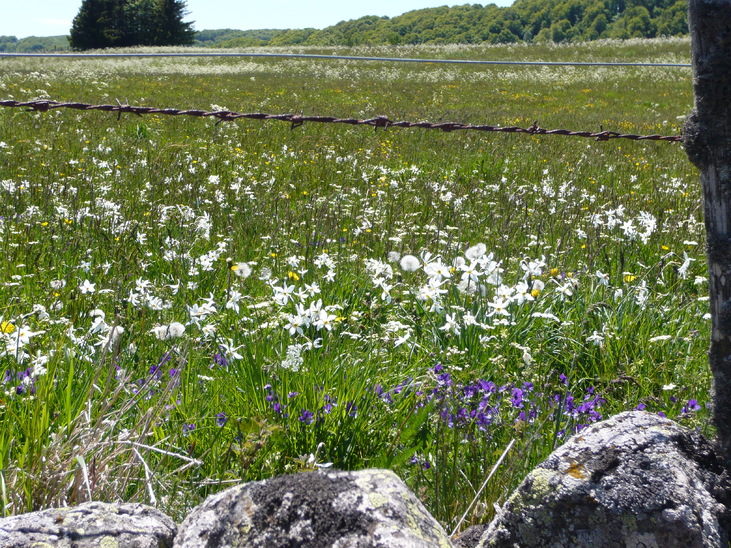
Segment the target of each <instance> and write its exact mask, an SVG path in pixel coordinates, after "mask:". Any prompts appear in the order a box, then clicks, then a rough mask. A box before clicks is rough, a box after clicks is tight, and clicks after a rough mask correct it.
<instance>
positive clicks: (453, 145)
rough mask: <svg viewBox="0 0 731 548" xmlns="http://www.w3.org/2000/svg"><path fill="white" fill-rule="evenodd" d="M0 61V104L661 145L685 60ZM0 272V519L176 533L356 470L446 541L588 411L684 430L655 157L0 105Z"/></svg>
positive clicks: (666, 195) (698, 230) (684, 233)
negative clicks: (121, 509) (216, 498)
mask: <svg viewBox="0 0 731 548" xmlns="http://www.w3.org/2000/svg"><path fill="white" fill-rule="evenodd" d="M689 49H690V45H689V41H688V40H687V39H665V40H660V39H658V40H645V41H643V40H630V41H625V42H620V41H599V42H592V43H587V44H573V45H570V46H556V45H552V46H524V45H523V46H519V45H513V46H441V47H437V46H428V47H427V46H425V47H391V48H387V47H378V48H366V47H359V48H353V49H346V48H329V49H312V48H310V49H307V48H292V49H289V50H285V49H276V50H271V51H280V52H282V51H302V52H307V53H339V54H346V55H368V56H370V55H379V56H383V55H386V56H402V57H422V58H463V59H501V60H505V59H515V60H548V61H557V60H567V61H568V60H573V61H637V62H673V63H687V62H689V57H690V56H689ZM188 51H189V50H188ZM0 67H2V70H1V71H0V99H15V100H30V99H39V98H40V99H43V98H47V99H53V100H58V101H82V102H90V103H96V104H105V103H108V104H116V103H117V101H119V102H121V103H127V102H128V103H129V104H132V105H147V106H156V107H175V108H191V109H205V110H208V109H211V110H232V111H237V112H267V113H273V114H281V113H297V114H299V113H301V114H305V115H329V116H342V117H359V118H370V117H374V116H378V115H385V116H388V117H389V118H391V119H392V120H397V119H403V120H411V121H420V120H427V121H432V122H442V121H454V122H465V123H472V124H491V125H504V126H506V125H518V126H521V127H529V126H531V125H532V124H533V123H534V122H537V124H538V125H539V126H541V127H545V128H549V129H554V128H566V129H572V130H586V131H600V130H601V129H603V130H609V131H618V132H628V133H638V134H663V135H677V134H679V133H680V128H681V126H682V123H683V120H684V117H685V116H686V115H687V114H688V113H689V112H690V110H691V108H692V103H693V95H692V82H691V71H690V69H687V68H647V67H639V68H638V67H553V66H552V67H546V66H542V67H541V66H459V65H438V64H388V63H380V62H379V63H376V62H354V61H334V60H288V59H254V58H204V59H170V58H155V59H96V60H81V59H76V60H74V59H8V58H5V59H0ZM0 248H1V249H2V253H3V256H4V262H3V265H4V266H3V268H2V269H1V270H0V386H1V387H2V390H1V391H0V421H2V428H0V498H1V500H2V509H3V514H2V515H5V516H7V515H12V514H17V513H22V512H26V511H30V510H36V509H40V508H45V507H48V506H51V505H59V504H73V503H78V502H81V501H84V500H89V499H94V500H105V501H117V500H125V501H137V502H143V503H146V504H151V505H155V506H157V507H159V508H161V509H163V510H165V511H167V512H169V513H170V514H171V515H173V516H175V517H176V518H179V517H181V516H182V515H184V514H185V512H187V511H188V510H189V509H190V508H191V507H192V506H194V505H195V504H198V503H199V502H201V501H202V500H203V498H204V497H206V496H207V495H209V494H211V493H214V492H217V491H220V490H221V489H223V488H225V487H228V486H231V485H233V484H236V483H239V482H243V481H253V480H260V479H264V478H269V477H272V476H275V475H279V474H288V473H295V472H301V471H307V470H316V469H318V468H328V467H332V468H336V469H344V470H356V469H362V468H369V467H384V468H390V469H392V470H394V471H395V472H396V473H397V474H398V475H399V476H400V477H401V478H402V479H403V480H404V481H405V482H406V483H407V484H408V485H409V487H410V488H411V489H413V490H414V492H415V493H416V494H417V495H418V497H419V498H420V499H421V500H422V501H423V502H424V504H425V505H426V507H427V508H428V509H429V511H430V512H432V513H433V514H434V516H435V517H436V518H437V519H438V520H440V521H441V523H442V524H443V525H444V526H445V528H446V529H447V530H449V531H451V530H452V529H454V528H455V527H459V528H464V527H466V526H467V525H470V524H473V523H479V522H483V521H485V520H488V519H489V518H490V517H491V516H492V514H493V512H494V509H493V505H494V504H495V503H501V502H503V501H504V500H505V499H506V497H507V495H508V494H509V493H510V490H511V489H512V488H514V487H515V486H516V485H517V484H518V483H519V482H520V481H521V479H522V478H523V477H524V475H525V474H526V473H527V471H529V470H530V469H531V468H532V467H533V466H535V465H536V464H537V463H538V462H540V461H541V460H542V459H544V458H545V457H547V456H548V454H549V453H550V452H551V451H552V450H553V449H554V448H556V447H557V446H559V445H560V444H561V443H563V442H564V441H566V440H567V439H568V438H569V437H570V436H571V435H573V434H574V433H576V432H579V431H581V429H582V428H585V427H587V426H589V425H591V424H594V423H595V422H597V421H599V420H601V419H602V418H606V417H608V416H610V415H612V414H614V413H618V412H621V411H625V410H631V409H644V410H646V411H649V412H651V413H656V414H661V415H663V416H667V417H669V418H671V419H673V420H677V421H678V422H679V423H681V424H683V425H685V426H689V427H697V428H699V429H700V430H701V431H702V432H704V433H706V434H710V433H712V432H711V430H710V428H709V425H708V421H709V412H708V409H707V404H708V402H709V391H710V372H709V369H708V365H707V357H706V350H707V347H708V341H709V331H710V316H709V313H708V312H709V310H708V284H707V276H706V264H705V257H704V251H703V250H704V229H703V220H702V208H701V203H700V184H699V179H698V173H697V171H696V170H695V168H693V167H692V165H691V164H690V162H689V161H688V159H687V157H686V155H685V152H684V150H683V148H682V146H681V145H680V144H678V143H666V142H652V141H644V142H643V141H640V142H634V141H628V140H612V141H608V142H597V141H594V140H591V139H582V138H576V137H561V136H528V135H510V134H499V133H479V132H474V131H469V132H458V131H456V132H441V131H434V130H422V129H394V128H392V129H374V128H370V127H351V126H343V125H333V124H315V123H306V124H305V125H303V126H301V127H297V128H290V125H289V124H286V123H282V122H276V121H271V122H261V121H246V120H241V121H236V122H222V123H218V124H217V123H215V120H213V119H201V118H191V117H182V116H181V117H169V116H162V115H147V116H141V117H138V116H134V115H131V114H123V115H121V117H119V119H118V118H117V115H116V114H110V113H102V112H79V111H74V110H65V109H58V110H52V111H50V112H47V113H34V112H27V111H26V110H24V109H18V108H13V109H11V108H3V109H0ZM506 449H507V450H508V451H507V453H506V454H505V458H504V460H503V461H502V464H501V466H500V467H499V468H498V470H497V471H496V473H495V474H494V476H493V477H492V478H491V479H490V481H489V482H488V483H487V486H486V488H485V489H484V490H483V491H482V493H481V494H480V495H479V497H477V500H475V501H474V502H475V503H474V504H473V505H472V506H471V508H470V511H469V512H468V513H467V515H466V517H465V519H464V520H461V519H460V518H461V517H462V515H463V513H464V512H465V511H466V510H467V509H468V506H470V503H472V502H473V499H474V498H475V496H476V494H477V492H478V490H479V489H480V486H481V485H482V484H483V482H484V481H485V479H486V478H487V476H488V475H489V474H490V472H491V470H492V468H493V466H495V464H496V463H497V461H498V459H499V458H500V457H501V455H503V453H504V452H505V451H506Z"/></svg>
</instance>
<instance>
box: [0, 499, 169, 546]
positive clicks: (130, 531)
mask: <svg viewBox="0 0 731 548" xmlns="http://www.w3.org/2000/svg"><path fill="white" fill-rule="evenodd" d="M175 531H176V527H175V523H174V522H173V520H172V519H171V518H169V517H168V516H166V515H165V514H163V513H162V512H160V511H158V510H156V509H154V508H151V507H149V506H145V505H143V504H134V503H127V504H108V503H104V502H86V503H83V504H79V505H78V506H72V507H67V508H52V509H50V510H42V511H40V512H31V513H28V514H21V515H17V516H11V517H9V518H4V519H2V520H0V548H11V547H12V548H26V547H27V548H31V547H33V548H50V547H54V548H167V547H170V546H172V545H173V539H174V537H175Z"/></svg>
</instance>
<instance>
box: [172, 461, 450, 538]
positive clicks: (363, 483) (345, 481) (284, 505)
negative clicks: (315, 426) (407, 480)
mask: <svg viewBox="0 0 731 548" xmlns="http://www.w3.org/2000/svg"><path fill="white" fill-rule="evenodd" d="M175 546H176V547H177V548H183V547H184V548H202V547H211V548H213V547H224V546H231V547H233V546H242V547H243V546H247V547H251V548H256V547H266V548H285V547H292V548H295V547H296V548H315V547H333V548H346V547H347V548H351V547H353V548H355V547H363V548H365V547H381V546H382V547H384V548H386V547H388V548H407V547H413V548H430V547H437V546H443V547H451V546H452V544H451V543H450V541H449V538H448V537H447V534H446V533H445V532H444V530H443V529H442V527H441V526H440V525H439V524H438V523H437V522H436V521H435V520H434V518H433V517H432V516H431V515H430V514H429V513H428V512H427V511H426V509H425V508H424V507H423V506H422V504H421V502H419V500H418V499H417V498H416V496H415V495H414V494H413V493H412V492H411V491H409V490H408V488H407V487H406V485H405V484H404V483H403V482H402V481H401V480H400V479H399V478H398V477H397V476H396V475H395V474H394V473H393V472H391V471H388V470H363V471H360V472H338V471H318V472H312V473H306V474H296V475H291V476H280V477H276V478H273V479H270V480H264V481H259V482H251V483H246V484H243V485H239V486H237V487H233V488H231V489H227V490H226V491H223V492H221V493H218V494H217V495H213V496H211V497H209V498H208V499H207V500H206V501H205V502H204V503H203V504H201V505H200V506H198V507H196V508H195V509H193V511H192V512H191V513H190V514H189V515H188V517H187V518H185V520H184V521H183V523H182V524H181V526H180V530H179V532H178V536H177V537H176V539H175Z"/></svg>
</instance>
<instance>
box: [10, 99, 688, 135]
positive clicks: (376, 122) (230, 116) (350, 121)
mask: <svg viewBox="0 0 731 548" xmlns="http://www.w3.org/2000/svg"><path fill="white" fill-rule="evenodd" d="M0 107H24V108H26V110H27V111H28V112H48V111H49V110H51V109H54V108H70V109H75V110H101V111H104V112H116V113H117V120H119V118H120V117H121V116H122V113H123V112H130V113H132V114H136V115H137V116H142V115H143V114H165V115H167V116H195V117H199V118H206V117H211V118H216V125H218V124H220V123H221V122H232V121H234V120H238V119H241V118H245V119H248V120H278V121H281V122H287V123H289V124H290V129H295V128H298V127H300V126H301V125H303V124H304V123H305V122H317V123H321V124H324V123H328V124H347V125H351V126H362V125H367V126H373V127H374V128H375V129H377V128H389V127H400V128H422V129H440V130H442V131H444V132H451V131H457V130H462V131H467V130H472V131H488V132H500V133H527V134H528V135H564V136H568V137H590V138H593V139H595V140H596V141H609V140H610V139H629V140H632V141H667V142H679V141H681V140H682V137H681V136H680V135H634V134H629V133H617V132H616V131H604V129H603V128H601V127H600V130H601V131H599V132H591V131H570V130H568V129H544V128H542V127H539V126H538V121H535V122H533V125H532V126H530V127H528V128H521V127H517V126H507V127H501V126H488V125H473V124H462V123H458V122H441V123H431V122H407V121H393V120H390V119H389V118H388V117H386V116H376V117H375V118H368V119H365V120H361V119H358V118H337V117H334V116H303V115H301V114H265V113H262V112H254V113H248V114H242V113H239V112H232V111H230V110H214V111H207V110H182V109H176V108H155V107H134V106H131V105H130V104H129V102H125V103H124V104H122V103H121V102H120V101H119V100H117V104H116V105H91V104H87V103H62V102H59V101H49V100H45V99H43V100H35V101H11V100H4V101H0Z"/></svg>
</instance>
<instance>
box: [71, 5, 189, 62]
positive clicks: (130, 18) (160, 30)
mask: <svg viewBox="0 0 731 548" xmlns="http://www.w3.org/2000/svg"><path fill="white" fill-rule="evenodd" d="M186 15H187V11H186V9H185V0H83V1H82V3H81V8H80V9H79V13H78V15H77V16H76V17H75V18H74V22H73V25H72V27H71V34H70V36H69V42H70V44H71V47H72V48H73V49H75V50H86V49H100V48H113V47H126V46H179V45H188V44H192V43H193V41H194V37H195V31H194V30H193V23H192V22H185V21H183V18H184V17H185V16H186Z"/></svg>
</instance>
